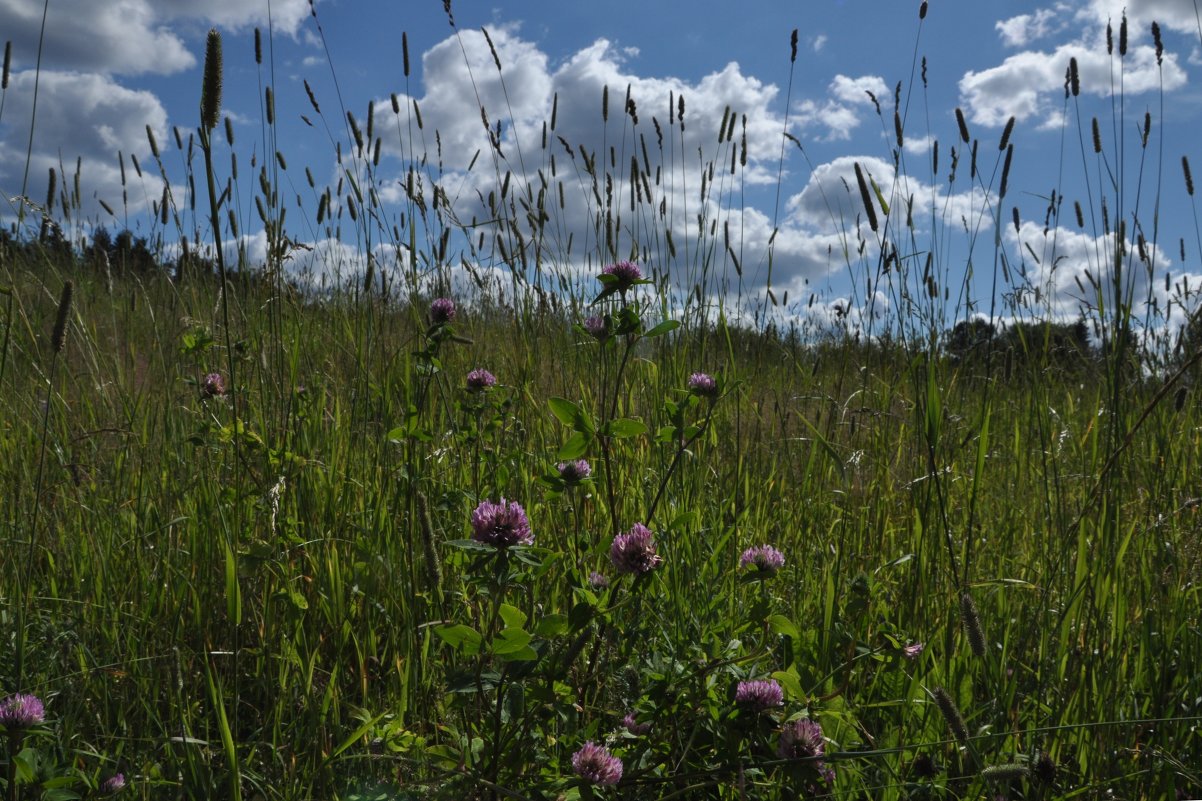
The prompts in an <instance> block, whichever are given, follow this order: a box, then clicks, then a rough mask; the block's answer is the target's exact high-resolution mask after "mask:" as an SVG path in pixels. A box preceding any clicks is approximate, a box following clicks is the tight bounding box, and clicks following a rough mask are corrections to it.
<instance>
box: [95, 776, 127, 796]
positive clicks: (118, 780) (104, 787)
mask: <svg viewBox="0 0 1202 801" xmlns="http://www.w3.org/2000/svg"><path fill="white" fill-rule="evenodd" d="M98 789H99V790H100V792H101V793H102V794H104V795H116V794H117V793H119V792H121V791H122V790H124V789H125V774H122V773H114V774H113V775H112V776H110V777H108V778H107V779H105V780H104V781H102V782H101V783H100V787H99V788H98Z"/></svg>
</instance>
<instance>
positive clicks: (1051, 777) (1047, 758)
mask: <svg viewBox="0 0 1202 801" xmlns="http://www.w3.org/2000/svg"><path fill="white" fill-rule="evenodd" d="M1034 773H1035V778H1037V779H1039V780H1040V781H1041V782H1043V783H1044V784H1051V783H1052V782H1054V781H1056V760H1054V759H1052V757H1051V755H1050V754H1048V752H1047V751H1040V752H1039V759H1037V760H1035V770H1034Z"/></svg>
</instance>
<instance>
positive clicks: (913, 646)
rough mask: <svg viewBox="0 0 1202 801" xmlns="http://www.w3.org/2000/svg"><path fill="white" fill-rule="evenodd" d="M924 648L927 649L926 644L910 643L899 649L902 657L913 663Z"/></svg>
mask: <svg viewBox="0 0 1202 801" xmlns="http://www.w3.org/2000/svg"><path fill="white" fill-rule="evenodd" d="M926 647H927V646H926V643H922V642H912V643H910V644H909V645H907V646H905V647H904V648H902V649H901V652H902V656H904V657H905V658H906V659H909V660H910V661H911V662H913V661H914V660H915V659H917V658H918V657H919V655H920V654H921V653H922V652H923V649H924V648H926Z"/></svg>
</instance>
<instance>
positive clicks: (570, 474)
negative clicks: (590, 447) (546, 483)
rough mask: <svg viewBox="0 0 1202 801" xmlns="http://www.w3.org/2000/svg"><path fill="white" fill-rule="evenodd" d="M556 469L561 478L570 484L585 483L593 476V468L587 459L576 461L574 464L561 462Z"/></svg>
mask: <svg viewBox="0 0 1202 801" xmlns="http://www.w3.org/2000/svg"><path fill="white" fill-rule="evenodd" d="M556 469H557V470H558V471H559V477H560V478H562V479H563V480H564V482H566V483H568V484H575V483H577V482H580V481H584V480H585V479H586V478H588V477H589V476H591V475H592V474H593V468H592V466H591V465H590V464H589V463H588V460H586V459H576V460H575V461H572V462H560V463H559V464H558V465H557V466H556Z"/></svg>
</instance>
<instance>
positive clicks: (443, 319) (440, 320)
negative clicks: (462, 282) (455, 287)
mask: <svg viewBox="0 0 1202 801" xmlns="http://www.w3.org/2000/svg"><path fill="white" fill-rule="evenodd" d="M454 319H455V301H453V300H451V299H450V298H437V299H436V300H434V301H433V302H432V303H431V304H430V322H431V323H433V324H434V325H444V324H446V323H449V322H451V321H452V320H454Z"/></svg>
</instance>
